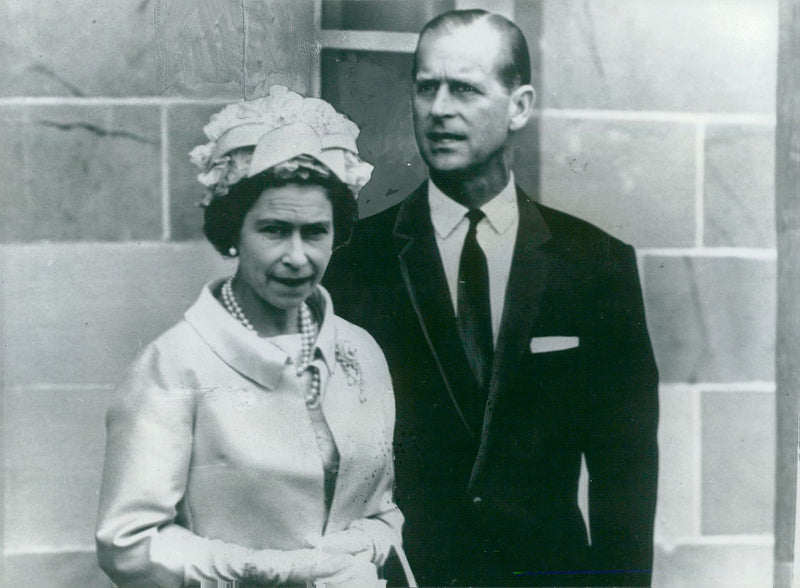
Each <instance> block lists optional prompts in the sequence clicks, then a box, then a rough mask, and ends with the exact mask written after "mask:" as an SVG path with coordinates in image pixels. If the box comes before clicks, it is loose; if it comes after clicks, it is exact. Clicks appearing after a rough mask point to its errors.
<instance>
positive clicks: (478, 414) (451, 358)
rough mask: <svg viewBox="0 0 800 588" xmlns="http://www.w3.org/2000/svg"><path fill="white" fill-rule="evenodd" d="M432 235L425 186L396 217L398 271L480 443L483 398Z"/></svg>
mask: <svg viewBox="0 0 800 588" xmlns="http://www.w3.org/2000/svg"><path fill="white" fill-rule="evenodd" d="M433 231H434V229H433V224H432V223H431V216H430V209H429V207H428V190H427V183H425V184H423V185H422V186H420V187H419V188H418V189H417V191H416V192H414V194H412V195H411V197H409V199H408V200H407V201H406V202H405V203H404V204H403V205H402V207H401V209H400V211H399V214H398V217H397V223H396V225H395V231H394V234H395V237H397V238H398V239H399V240H400V245H401V249H400V251H399V255H398V258H399V261H400V271H401V273H402V274H403V280H404V282H405V286H406V289H407V291H408V294H409V296H410V298H411V302H412V304H413V306H414V310H415V312H416V314H417V319H418V320H419V324H420V327H421V328H422V331H423V333H424V334H425V338H426V340H427V342H428V345H429V346H430V349H431V352H432V353H433V355H434V357H435V359H436V362H437V365H438V367H439V371H440V373H441V375H442V377H443V378H444V382H445V386H446V388H447V391H448V393H449V395H450V400H451V402H452V403H453V407H454V408H455V410H456V412H457V413H458V415H459V417H460V419H461V421H462V423H463V424H464V426H465V428H466V429H467V431H468V432H469V434H470V436H472V437H473V438H475V439H477V438H478V436H479V434H480V422H481V418H482V412H483V398H482V395H481V394H480V393H479V392H478V390H477V389H476V383H475V381H474V379H473V378H472V371H471V370H470V367H469V363H468V362H467V357H466V355H465V353H464V349H463V346H462V344H461V339H460V338H459V335H458V330H457V328H456V321H455V315H454V312H453V303H452V301H451V299H450V291H449V289H448V287H447V279H446V277H445V273H444V268H443V267H442V262H441V257H440V255H439V250H438V247H437V245H436V238H435V236H434V232H433Z"/></svg>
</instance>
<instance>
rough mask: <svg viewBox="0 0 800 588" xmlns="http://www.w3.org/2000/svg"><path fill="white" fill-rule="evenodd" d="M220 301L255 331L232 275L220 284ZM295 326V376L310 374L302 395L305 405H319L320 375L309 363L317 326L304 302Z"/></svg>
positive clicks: (234, 315) (241, 321) (247, 326)
mask: <svg viewBox="0 0 800 588" xmlns="http://www.w3.org/2000/svg"><path fill="white" fill-rule="evenodd" d="M222 303H223V304H224V306H225V309H226V310H227V311H228V312H229V313H230V315H231V316H233V318H235V319H236V320H238V321H239V322H240V323H241V324H242V326H244V328H246V329H247V330H248V331H252V332H254V333H255V331H256V330H255V328H254V327H253V323H251V322H250V321H249V320H248V318H247V316H246V315H245V314H244V311H243V310H242V307H241V306H239V302H238V301H237V300H236V295H235V294H234V293H233V276H231V277H229V278H228V279H227V280H225V283H224V284H222ZM297 327H298V329H299V331H300V363H299V364H298V366H297V377H298V378H302V376H303V373H304V372H306V371H308V372H309V373H310V374H311V383H310V385H309V386H308V388H307V389H306V390H304V395H305V401H306V406H308V407H309V408H315V407H316V406H318V405H319V390H320V376H319V369H317V367H316V366H313V365H311V360H312V359H313V357H312V356H313V353H314V341H315V340H316V338H317V328H316V324H315V323H314V316H313V314H312V313H311V309H310V308H309V307H308V304H306V303H305V302H303V303H302V304H301V305H300V311H299V312H298V315H297Z"/></svg>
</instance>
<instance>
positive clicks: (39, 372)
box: [0, 242, 233, 387]
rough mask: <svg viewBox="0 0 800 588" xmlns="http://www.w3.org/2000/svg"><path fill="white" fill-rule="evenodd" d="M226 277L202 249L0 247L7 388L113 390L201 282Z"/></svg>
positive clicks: (206, 248) (163, 246) (223, 269)
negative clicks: (106, 386) (91, 387)
mask: <svg viewBox="0 0 800 588" xmlns="http://www.w3.org/2000/svg"><path fill="white" fill-rule="evenodd" d="M231 271H233V268H232V267H231V266H230V264H226V263H224V262H223V261H222V259H221V258H220V257H219V255H218V254H217V253H216V252H215V251H214V250H213V248H212V247H211V246H210V245H209V244H207V243H204V242H197V243H186V244H152V243H151V244H133V243H131V244H96V243H95V244H82V243H79V244H59V245H56V244H42V245H35V246H33V245H30V246H6V247H4V249H3V255H2V256H0V273H2V276H3V280H2V291H0V306H2V308H3V320H4V323H3V342H4V349H3V357H2V359H3V363H2V365H3V369H4V372H5V373H4V385H5V386H6V387H14V386H32V385H47V384H74V385H80V384H112V385H113V384H116V383H117V382H118V380H119V378H120V377H121V375H122V372H123V371H124V369H125V367H126V366H127V365H128V364H129V363H130V362H131V361H133V358H134V357H135V355H136V353H137V352H138V351H139V350H140V349H141V348H142V346H143V345H145V344H147V343H148V342H149V341H150V340H152V339H154V338H155V337H156V336H157V335H159V334H160V333H161V332H163V331H164V330H165V329H166V328H168V327H169V326H171V325H172V324H174V323H175V322H177V321H178V320H179V319H180V318H181V316H182V315H183V312H184V311H185V310H186V309H187V308H188V307H189V306H190V305H191V304H192V303H193V302H194V300H195V299H196V298H197V295H198V293H199V292H200V288H201V286H202V284H203V283H204V282H205V281H207V280H209V279H212V278H214V277H218V276H223V275H226V274H228V273H230V272H231Z"/></svg>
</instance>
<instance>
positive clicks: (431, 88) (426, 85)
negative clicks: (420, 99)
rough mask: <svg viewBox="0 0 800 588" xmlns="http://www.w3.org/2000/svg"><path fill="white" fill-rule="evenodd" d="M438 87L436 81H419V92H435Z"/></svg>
mask: <svg viewBox="0 0 800 588" xmlns="http://www.w3.org/2000/svg"><path fill="white" fill-rule="evenodd" d="M436 87H437V85H436V83H435V82H417V94H433V93H434V92H436Z"/></svg>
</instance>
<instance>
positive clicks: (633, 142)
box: [540, 117, 695, 247]
mask: <svg viewBox="0 0 800 588" xmlns="http://www.w3.org/2000/svg"><path fill="white" fill-rule="evenodd" d="M541 137H542V139H541V145H542V147H541V150H542V153H541V194H540V197H541V201H542V203H543V204H547V205H549V206H553V207H554V208H558V209H560V210H563V211H564V212H569V213H572V214H576V215H577V216H580V217H582V218H584V219H586V220H588V221H589V222H592V223H594V224H596V225H598V226H599V227H600V228H602V229H605V230H607V231H609V232H610V233H611V234H613V235H614V236H616V237H619V238H620V239H622V240H624V241H626V242H629V243H631V244H633V245H635V246H637V247H686V246H690V245H692V244H693V242H694V223H695V218H694V217H695V213H694V202H695V197H694V191H695V189H694V173H695V171H694V166H695V163H694V158H695V157H694V129H693V128H692V126H691V125H686V124H674V123H654V122H630V121H594V120H578V119H556V118H548V117H545V118H543V119H542V121H541Z"/></svg>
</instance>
